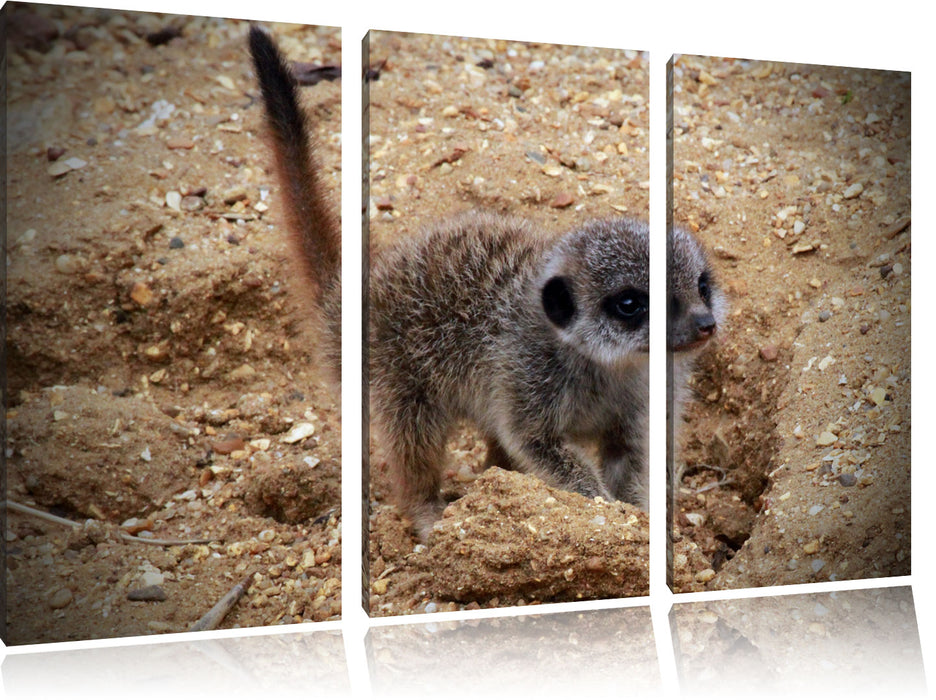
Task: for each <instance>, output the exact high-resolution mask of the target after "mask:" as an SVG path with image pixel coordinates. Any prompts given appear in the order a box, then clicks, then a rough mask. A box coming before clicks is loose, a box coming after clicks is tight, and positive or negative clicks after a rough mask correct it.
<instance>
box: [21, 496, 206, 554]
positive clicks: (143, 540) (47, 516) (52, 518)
mask: <svg viewBox="0 0 936 700" xmlns="http://www.w3.org/2000/svg"><path fill="white" fill-rule="evenodd" d="M5 504H6V508H7V510H12V511H14V512H16V513H22V514H23V515H31V516H32V517H34V518H40V519H41V520H45V521H47V522H50V523H55V524H56V525H65V526H66V527H73V528H75V529H78V528H80V527H81V523H76V522H75V521H74V520H68V519H67V518H60V517H59V516H57V515H52V514H51V513H46V512H45V511H42V510H39V509H38V508H33V507H31V506H24V505H23V504H22V503H17V502H16V501H10V500H7V501H5ZM119 534H120V539H122V540H124V541H126V542H138V543H140V544H154V545H157V546H160V547H172V546H174V545H185V544H207V543H209V542H214V541H215V540H212V539H198V540H158V539H155V538H153V537H137V536H135V535H131V534H128V533H126V532H121V533H119Z"/></svg>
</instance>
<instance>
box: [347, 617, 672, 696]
mask: <svg viewBox="0 0 936 700" xmlns="http://www.w3.org/2000/svg"><path fill="white" fill-rule="evenodd" d="M366 645H367V658H368V666H369V668H370V674H371V688H372V690H373V694H374V696H375V697H388V696H390V697H396V696H400V697H403V696H406V697H414V696H415V697H440V693H444V697H446V698H451V697H453V696H454V697H478V696H480V695H481V694H482V693H492V694H494V695H495V697H506V696H508V695H509V694H510V693H511V692H512V691H517V693H522V695H520V694H518V696H517V697H522V696H524V695H528V694H529V693H530V692H531V691H532V692H537V693H539V691H546V692H545V695H546V697H550V698H551V697H575V696H579V695H580V694H581V693H585V692H594V691H604V692H610V693H612V695H607V696H606V697H618V696H619V695H620V694H621V692H622V691H623V690H624V689H626V691H627V692H626V694H627V695H631V696H633V695H645V694H648V693H652V692H656V691H658V690H659V688H660V670H659V664H658V662H657V655H656V647H655V644H654V641H653V627H652V623H651V620H650V609H649V608H647V607H640V608H625V609H617V610H593V611H585V612H569V613H558V614H549V615H525V616H523V617H510V618H488V619H484V620H470V621H461V622H435V623H429V624H422V625H394V626H391V627H377V628H373V629H371V630H370V631H369V632H368V634H367V639H366ZM570 693H572V694H573V695H570ZM538 696H540V697H541V696H542V695H538ZM596 697H598V696H596Z"/></svg>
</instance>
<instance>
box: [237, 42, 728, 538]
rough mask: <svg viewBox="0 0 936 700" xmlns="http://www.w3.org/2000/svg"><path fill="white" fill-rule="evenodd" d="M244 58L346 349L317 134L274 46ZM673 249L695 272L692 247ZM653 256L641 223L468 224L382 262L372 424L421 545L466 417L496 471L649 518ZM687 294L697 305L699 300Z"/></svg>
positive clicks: (373, 328) (411, 244) (488, 218)
mask: <svg viewBox="0 0 936 700" xmlns="http://www.w3.org/2000/svg"><path fill="white" fill-rule="evenodd" d="M250 43H251V51H252V54H253V57H254V62H255V65H256V72H257V75H258V77H259V79H260V84H261V88H262V91H263V95H264V102H265V104H266V109H267V121H268V123H269V126H270V129H271V131H272V132H273V136H274V151H275V155H276V168H277V170H278V172H279V178H280V180H281V183H282V185H283V187H284V189H285V190H286V199H287V208H288V209H289V210H290V217H289V223H290V227H291V229H292V230H293V231H294V235H295V236H296V237H297V238H298V239H299V240H300V241H301V243H302V245H301V246H300V249H301V252H302V257H303V259H304V261H305V263H306V266H307V268H308V270H309V273H310V274H309V277H310V279H311V280H312V281H313V282H314V283H315V284H314V285H313V289H315V290H316V293H317V296H316V297H315V298H314V301H315V309H316V313H317V314H319V315H321V316H323V317H324V321H325V325H324V327H325V329H326V331H327V336H331V344H332V345H333V346H334V347H337V346H338V339H339V337H340V336H339V328H338V318H337V316H332V315H331V314H335V313H336V310H337V308H338V307H337V305H336V304H335V303H333V300H332V299H330V298H329V293H330V292H329V290H330V289H333V287H332V286H330V285H336V284H337V282H336V280H337V274H338V273H337V267H338V260H339V258H338V234H337V228H335V225H334V223H333V221H332V220H330V219H329V218H328V217H327V216H324V215H323V211H324V212H326V213H327V207H324V206H323V202H324V195H323V194H322V192H321V188H320V185H319V183H318V181H317V179H316V177H315V165H314V161H312V160H311V159H310V158H311V156H310V155H309V153H308V150H309V146H310V143H309V138H308V136H307V133H308V125H307V123H306V120H305V118H304V117H303V116H302V114H301V112H300V110H299V107H298V102H297V100H296V92H295V86H294V83H293V81H292V79H291V77H290V75H289V71H288V69H287V67H286V65H285V63H284V62H283V61H282V59H281V58H280V57H279V54H278V53H277V51H276V49H275V47H274V45H273V43H272V41H271V40H270V38H269V37H268V36H267V35H266V34H265V33H263V32H262V31H261V30H259V29H256V28H254V29H252V30H251V35H250ZM305 198H308V199H309V200H310V201H311V202H312V205H311V206H308V207H306V206H305ZM677 240H678V242H679V243H680V244H684V245H685V246H686V248H687V257H686V259H687V260H695V259H696V258H695V257H693V255H696V253H695V251H696V247H695V246H698V244H697V243H696V242H695V241H694V239H692V238H691V237H687V238H686V239H685V241H683V239H682V238H678V239H677ZM648 244H649V241H648V229H647V226H646V224H645V223H642V222H640V221H637V220H634V219H627V218H618V219H608V220H599V221H594V222H591V223H588V224H585V225H583V226H581V227H579V228H576V229H573V230H572V231H569V232H567V233H564V234H559V235H553V234H547V233H545V232H544V231H542V230H539V229H538V228H537V227H535V226H534V225H532V224H530V223H528V222H525V221H523V220H520V219H516V218H510V217H504V216H500V215H495V214H491V213H484V212H469V213H466V214H462V215H460V216H456V217H454V218H452V219H451V220H449V221H448V222H446V223H443V224H441V225H439V226H437V227H434V228H432V229H429V230H427V231H425V232H423V233H422V234H421V235H418V236H414V237H412V238H410V239H407V240H404V241H401V242H399V243H394V244H393V245H390V246H388V247H385V248H383V249H381V250H379V251H376V252H375V253H374V254H373V259H372V263H371V270H370V279H369V288H370V294H369V299H368V306H367V308H368V313H369V319H368V321H369V364H368V369H369V376H370V408H371V417H372V421H373V426H374V428H375V433H376V438H377V443H378V444H379V445H380V448H381V451H382V453H383V456H384V458H385V459H386V461H387V463H388V465H389V467H390V470H391V476H392V479H393V482H394V485H395V487H396V491H397V501H398V504H399V505H400V507H401V508H402V509H403V511H404V512H405V513H406V514H407V515H408V516H409V517H410V518H411V519H412V520H413V525H414V528H415V530H416V532H417V534H418V535H419V537H420V539H422V540H423V541H425V540H427V539H428V536H429V534H430V532H431V531H432V526H433V524H434V523H435V521H436V520H437V519H438V518H439V517H440V516H441V512H442V510H443V508H444V506H445V503H444V501H443V500H442V497H441V495H440V493H439V488H440V484H441V474H442V469H443V467H444V464H445V445H446V442H447V440H448V438H449V436H450V434H451V433H452V431H453V430H454V428H455V426H456V424H458V423H459V422H460V421H463V420H468V421H470V422H471V423H473V424H474V425H475V426H476V427H477V428H478V429H479V431H480V432H481V434H482V436H483V437H484V439H485V441H486V443H487V445H488V454H487V459H486V463H485V465H486V466H491V465H497V466H501V467H504V468H508V469H518V470H521V471H524V472H527V473H531V474H535V475H537V476H539V477H541V478H542V479H544V480H545V481H546V482H547V483H550V484H552V485H554V486H558V487H560V488H564V489H567V490H570V491H576V492H578V493H581V494H582V495H584V496H587V497H596V496H602V497H604V498H605V499H607V500H612V499H618V500H622V501H626V502H629V503H632V504H635V505H637V506H639V507H641V508H644V509H646V507H647V486H648V474H647V449H646V438H647V404H648V350H649V248H648ZM698 251H701V248H698ZM703 257H704V256H703ZM688 269H689V268H687V270H688ZM706 269H707V268H706ZM690 282H691V284H690ZM692 285H695V286H694V289H695V290H696V291H695V295H696V296H697V297H699V298H698V299H696V298H690V297H691V296H692V293H691V290H689V287H690V286H692ZM705 285H708V286H707V287H705V286H703V285H702V283H701V282H700V280H699V278H694V279H692V280H689V281H686V280H683V279H682V278H680V280H679V283H678V285H677V286H678V289H679V292H678V300H679V301H678V304H679V305H680V308H681V309H684V310H685V313H686V314H689V315H688V316H686V318H687V319H689V321H687V323H688V324H689V325H685V327H683V326H680V328H682V331H681V332H682V333H683V334H684V336H685V338H689V337H690V335H691V334H692V333H695V336H693V337H694V339H693V340H684V341H681V342H680V343H679V344H678V345H677V346H674V347H673V349H674V350H676V351H680V352H681V351H683V350H688V351H691V350H693V349H695V348H696V347H697V341H701V340H702V339H703V337H704V338H705V339H707V338H708V337H709V336H711V335H712V333H713V332H714V324H709V323H707V322H706V323H704V324H700V319H701V317H700V316H699V314H698V308H699V304H700V303H701V304H702V305H708V306H709V308H711V301H712V299H713V297H711V295H709V296H708V297H706V296H705V295H703V294H702V291H703V289H709V290H710V291H711V289H714V286H713V283H712V282H711V281H710V279H709V278H707V279H706V282H705ZM687 290H688V291H687ZM684 315H685V314H684ZM715 316H716V315H715V314H714V312H713V315H712V317H713V318H715ZM690 322H692V323H695V324H696V325H695V327H694V330H693V329H692V328H690V326H691V323H690ZM680 337H682V336H680ZM332 361H333V362H334V361H335V360H334V359H333V360H332Z"/></svg>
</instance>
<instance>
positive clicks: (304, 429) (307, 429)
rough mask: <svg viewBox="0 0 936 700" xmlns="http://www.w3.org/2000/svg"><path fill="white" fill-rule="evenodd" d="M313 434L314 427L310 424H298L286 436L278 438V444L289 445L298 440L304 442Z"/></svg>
mask: <svg viewBox="0 0 936 700" xmlns="http://www.w3.org/2000/svg"><path fill="white" fill-rule="evenodd" d="M313 433H315V426H314V425H312V424H311V423H298V424H296V425H295V426H294V427H293V429H292V430H290V431H289V432H288V433H287V434H286V435H284V436H283V437H281V438H280V442H285V443H286V444H288V445H291V444H293V443H295V442H299V441H300V440H304V439H305V438H307V437H310V436H311V435H312V434H313Z"/></svg>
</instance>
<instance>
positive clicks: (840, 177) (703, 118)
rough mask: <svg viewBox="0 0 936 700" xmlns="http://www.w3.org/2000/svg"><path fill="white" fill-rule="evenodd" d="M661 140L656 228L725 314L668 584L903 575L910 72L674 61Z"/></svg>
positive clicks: (688, 430)
mask: <svg viewBox="0 0 936 700" xmlns="http://www.w3.org/2000/svg"><path fill="white" fill-rule="evenodd" d="M673 138H674V147H673V148H674V181H673V192H674V206H675V220H676V222H678V223H681V224H683V225H687V226H689V227H690V228H692V229H693V230H695V231H698V233H699V235H700V237H701V238H702V239H703V240H704V241H705V242H706V243H707V244H708V245H709V246H710V247H711V248H712V250H713V251H714V256H715V263H716V266H717V269H718V273H719V277H720V279H721V281H722V283H723V286H724V287H725V288H726V289H727V291H728V293H729V296H730V303H731V313H730V315H729V320H728V323H727V327H726V328H724V329H723V330H722V332H721V333H720V341H719V343H718V344H717V346H716V347H715V348H714V350H713V351H712V352H710V353H709V354H708V355H707V356H706V357H705V358H704V359H703V361H702V362H701V363H700V371H699V372H698V373H697V376H696V380H695V389H696V394H697V398H698V399H699V400H698V401H697V402H696V403H695V404H694V405H693V406H692V408H691V409H690V410H689V411H688V412H687V416H686V418H687V420H688V425H687V426H684V427H683V428H682V433H683V435H682V437H683V442H684V451H683V455H682V458H683V460H684V462H685V466H686V469H685V478H684V480H683V481H682V483H681V484H680V493H679V501H678V513H677V523H676V532H675V533H674V538H675V539H676V540H677V545H678V546H679V547H680V548H681V553H682V554H687V553H691V554H692V555H693V556H692V557H690V558H688V559H683V558H682V557H680V554H679V552H677V554H676V557H675V560H676V561H675V564H676V566H675V576H674V583H675V588H676V590H677V591H689V590H701V589H704V588H709V589H715V588H721V589H723V588H739V587H748V586H764V585H774V584H787V583H807V582H813V581H829V580H845V579H856V578H868V577H876V576H896V575H901V574H909V573H910V228H911V227H910V225H909V223H910V77H909V74H908V73H892V72H884V71H872V70H857V69H845V68H834V67H821V66H802V65H791V64H762V63H754V62H747V61H735V60H724V59H716V58H696V57H681V58H680V59H678V60H677V62H676V64H675V72H674V109H673ZM703 465H707V466H703ZM712 467H715V468H721V469H723V470H724V476H721V475H720V473H719V472H718V471H716V470H714V469H712ZM719 480H724V481H726V482H728V483H726V484H725V485H722V486H720V487H716V488H711V486H712V485H713V484H714V483H715V482H717V481H719ZM700 553H701V555H702V556H698V555H699V554H700ZM692 559H694V560H695V562H697V563H696V564H693V563H692ZM699 566H704V567H705V568H703V569H700V568H699ZM716 572H717V573H716ZM713 574H714V577H713Z"/></svg>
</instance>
